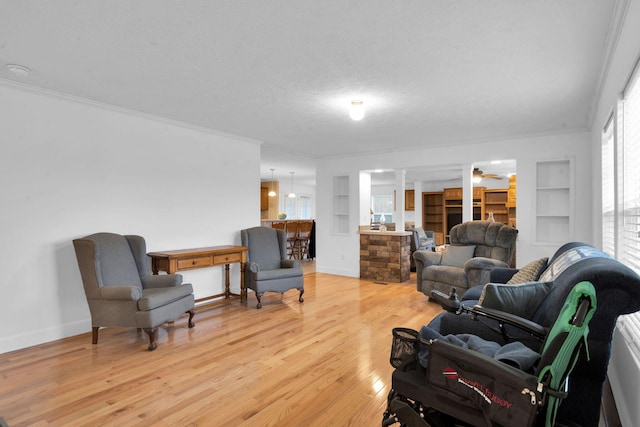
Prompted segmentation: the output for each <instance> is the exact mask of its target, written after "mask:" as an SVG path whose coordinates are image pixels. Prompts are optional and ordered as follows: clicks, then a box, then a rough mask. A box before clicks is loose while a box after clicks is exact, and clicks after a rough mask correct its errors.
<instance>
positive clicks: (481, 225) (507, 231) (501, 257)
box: [413, 221, 518, 297]
mask: <svg viewBox="0 0 640 427" xmlns="http://www.w3.org/2000/svg"><path fill="white" fill-rule="evenodd" d="M517 237H518V230H516V229H515V228H513V227H509V226H508V225H504V224H501V223H498V222H491V221H469V222H464V223H462V224H458V225H456V226H454V227H453V228H451V231H450V233H449V239H450V245H449V247H447V249H446V250H445V252H430V251H424V250H418V251H416V252H415V253H414V254H413V258H414V259H415V263H416V287H417V290H418V291H420V292H423V293H424V294H425V295H427V296H429V297H430V295H431V291H432V290H434V289H435V290H437V291H440V292H444V293H447V294H448V293H449V292H450V291H451V288H456V289H457V290H458V292H464V290H466V289H467V288H469V287H472V286H476V285H484V284H486V283H488V282H489V276H490V274H491V269H492V268H495V267H509V265H510V264H511V261H512V259H513V257H514V255H515V250H516V238H517ZM463 250H466V252H468V256H465V257H463V258H461V257H460V256H458V255H457V254H456V255H453V254H454V253H457V252H460V251H463Z"/></svg>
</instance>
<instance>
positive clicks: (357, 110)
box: [349, 100, 364, 122]
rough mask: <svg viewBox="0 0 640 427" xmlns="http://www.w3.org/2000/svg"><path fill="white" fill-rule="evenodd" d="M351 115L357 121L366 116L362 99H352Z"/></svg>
mask: <svg viewBox="0 0 640 427" xmlns="http://www.w3.org/2000/svg"><path fill="white" fill-rule="evenodd" d="M349 116H350V117H351V119H352V120H355V121H356V122H357V121H359V120H362V118H363V117H364V105H363V102H362V101H357V100H355V101H351V107H350V108H349Z"/></svg>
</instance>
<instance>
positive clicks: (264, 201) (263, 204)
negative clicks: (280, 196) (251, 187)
mask: <svg viewBox="0 0 640 427" xmlns="http://www.w3.org/2000/svg"><path fill="white" fill-rule="evenodd" d="M260 210H261V211H266V210H269V187H260Z"/></svg>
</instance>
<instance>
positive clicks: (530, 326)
mask: <svg viewBox="0 0 640 427" xmlns="http://www.w3.org/2000/svg"><path fill="white" fill-rule="evenodd" d="M465 308H466V309H467V311H468V312H469V313H471V314H476V315H478V316H484V317H488V318H490V319H495V320H497V321H498V322H500V323H508V324H511V325H513V326H515V327H517V328H520V329H522V330H523V331H526V332H529V333H530V334H533V335H535V336H537V337H540V338H544V337H545V336H546V335H547V332H549V331H548V330H547V328H545V327H544V326H541V325H538V324H537V323H535V322H532V321H531V320H527V319H525V318H524V317H520V316H516V315H514V314H511V313H507V312H506V311H500V310H494V309H492V308H487V307H483V306H481V305H475V306H473V307H471V308H467V307H465Z"/></svg>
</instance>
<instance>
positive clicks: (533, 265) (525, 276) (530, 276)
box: [507, 258, 549, 285]
mask: <svg viewBox="0 0 640 427" xmlns="http://www.w3.org/2000/svg"><path fill="white" fill-rule="evenodd" d="M548 260H549V258H540V259H538V260H535V261H532V262H530V263H529V264H527V265H525V266H524V267H522V268H521V269H520V270H519V271H518V272H517V273H516V274H514V275H513V276H512V277H511V279H509V280H508V281H507V284H508V285H513V284H517V283H527V282H535V281H536V280H538V279H539V278H540V275H541V274H542V272H543V271H544V269H545V268H547V261H548Z"/></svg>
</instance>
